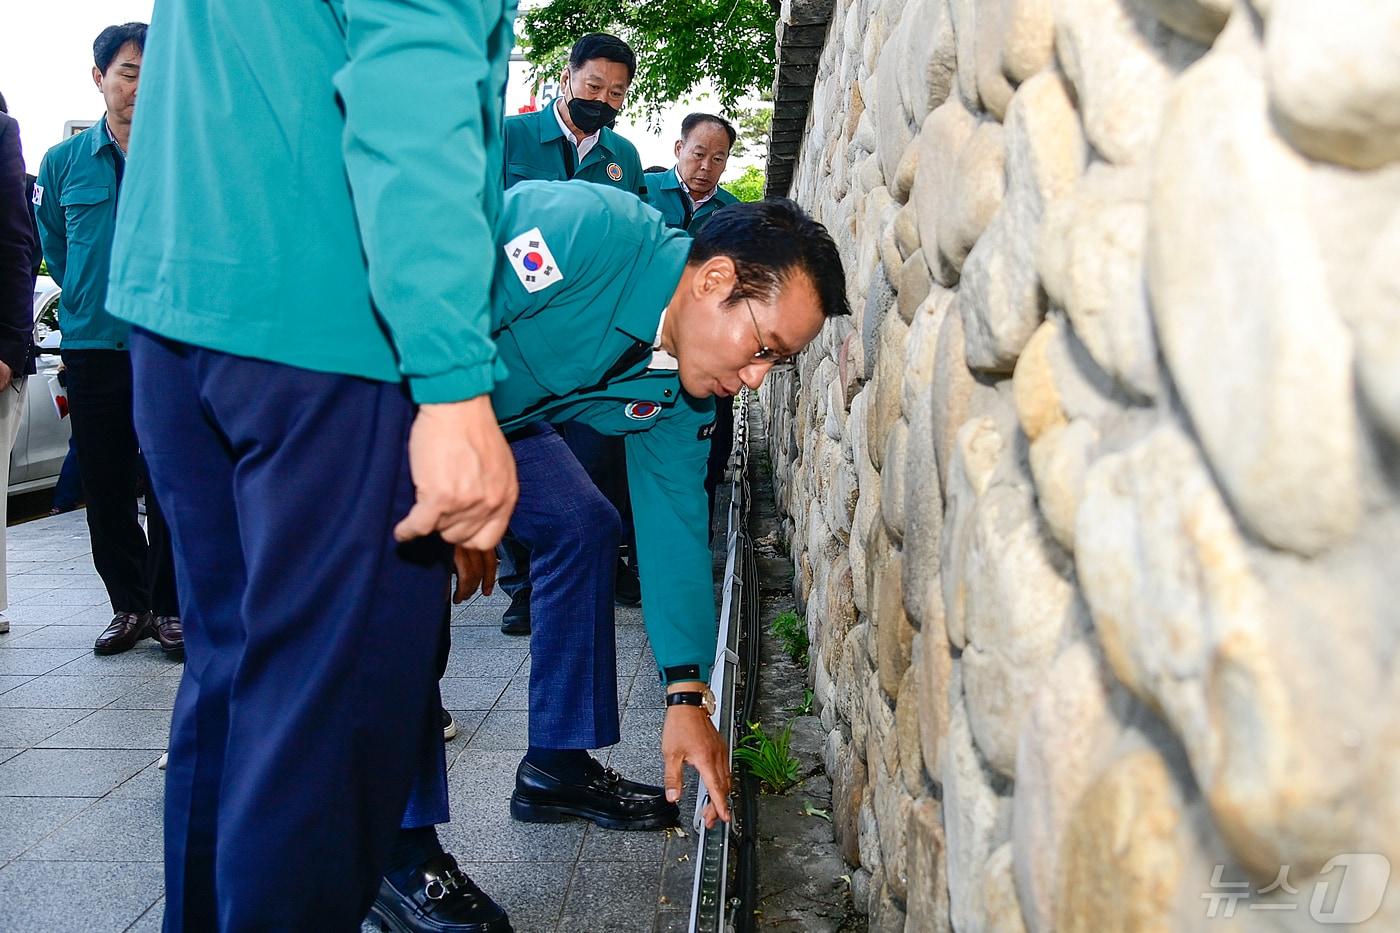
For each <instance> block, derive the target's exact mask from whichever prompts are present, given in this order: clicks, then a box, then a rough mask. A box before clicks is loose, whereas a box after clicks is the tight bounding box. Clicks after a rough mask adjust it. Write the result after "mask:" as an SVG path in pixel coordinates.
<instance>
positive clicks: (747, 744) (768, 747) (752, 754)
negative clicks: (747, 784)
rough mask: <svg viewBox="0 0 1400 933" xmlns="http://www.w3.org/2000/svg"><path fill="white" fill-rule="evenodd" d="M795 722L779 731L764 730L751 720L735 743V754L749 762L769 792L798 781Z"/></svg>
mask: <svg viewBox="0 0 1400 933" xmlns="http://www.w3.org/2000/svg"><path fill="white" fill-rule="evenodd" d="M791 748H792V723H790V722H789V723H788V724H787V725H786V726H784V727H783V730H782V731H781V732H779V733H778V734H777V735H771V736H770V735H769V734H768V733H766V732H764V731H763V726H761V725H760V724H759V723H756V722H751V723H749V731H747V732H745V733H744V735H743V736H742V737H741V738H740V739H739V741H738V743H737V744H736V745H735V747H734V757H735V758H738V759H739V760H740V761H742V762H743V763H744V764H746V765H748V768H749V771H750V772H751V773H752V774H753V776H754V777H756V778H758V779H759V780H760V781H762V782H763V785H764V787H766V788H767V789H768V792H769V793H772V794H781V793H783V792H784V791H786V790H788V789H789V788H790V787H792V786H793V785H795V784H796V783H797V780H798V778H799V776H800V774H799V769H800V768H801V763H800V762H798V760H797V759H796V758H794V757H793V756H792V751H791Z"/></svg>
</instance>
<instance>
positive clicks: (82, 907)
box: [0, 861, 165, 933]
mask: <svg viewBox="0 0 1400 933" xmlns="http://www.w3.org/2000/svg"><path fill="white" fill-rule="evenodd" d="M164 890H165V880H164V872H163V870H162V868H161V866H160V865H159V864H155V863H149V862H25V861H16V862H11V863H10V864H9V865H6V866H5V867H4V868H3V869H0V904H4V905H5V907H4V919H5V925H6V928H7V929H10V930H14V931H17V933H19V931H26V933H27V931H36V933H37V931H43V933H121V931H124V930H125V929H126V928H127V927H129V926H131V924H132V923H134V922H135V921H136V919H137V918H138V917H140V916H141V915H142V914H144V913H145V912H146V910H147V908H149V907H150V906H151V905H152V904H154V903H155V902H156V900H157V899H159V898H160V897H161V896H162V894H163V892H164ZM77 892H81V895H82V896H77Z"/></svg>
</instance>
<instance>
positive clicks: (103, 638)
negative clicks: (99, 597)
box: [92, 612, 155, 654]
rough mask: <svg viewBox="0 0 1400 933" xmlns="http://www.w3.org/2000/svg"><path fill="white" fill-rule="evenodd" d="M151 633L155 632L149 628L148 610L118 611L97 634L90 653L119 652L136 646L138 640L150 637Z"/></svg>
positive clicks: (149, 617)
mask: <svg viewBox="0 0 1400 933" xmlns="http://www.w3.org/2000/svg"><path fill="white" fill-rule="evenodd" d="M153 634H155V632H154V630H153V629H152V628H151V614H150V613H149V612H119V613H117V614H116V616H114V617H113V618H112V623H111V624H110V625H108V626H107V627H106V628H105V629H103V630H102V634H101V635H98V636H97V641H96V642H95V643H94V644H93V646H92V653H93V654H121V653H122V652H123V651H130V650H131V649H132V648H134V647H136V643H137V642H138V641H140V640H141V639H143V638H150V637H151V636H152V635H153Z"/></svg>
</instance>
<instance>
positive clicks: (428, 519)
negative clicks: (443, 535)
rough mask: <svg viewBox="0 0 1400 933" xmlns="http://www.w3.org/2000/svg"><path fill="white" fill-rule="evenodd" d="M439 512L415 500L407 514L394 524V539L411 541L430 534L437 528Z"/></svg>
mask: <svg viewBox="0 0 1400 933" xmlns="http://www.w3.org/2000/svg"><path fill="white" fill-rule="evenodd" d="M438 515H439V512H438V510H437V509H435V508H433V507H432V506H429V505H425V504H423V503H422V502H415V503H414V504H413V508H411V509H409V510H408V514H407V515H405V516H404V517H403V519H402V520H401V521H400V522H399V523H398V524H397V525H395V526H394V540H396V541H412V540H413V539H414V538H421V537H423V536H424V535H430V534H432V533H433V532H434V531H435V530H436V529H437V519H438Z"/></svg>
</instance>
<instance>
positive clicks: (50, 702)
mask: <svg viewBox="0 0 1400 933" xmlns="http://www.w3.org/2000/svg"><path fill="white" fill-rule="evenodd" d="M150 679H151V678H149V677H118V676H108V675H99V674H89V675H88V676H86V677H63V676H60V675H58V674H45V675H44V676H42V677H35V678H34V679H33V680H31V681H29V682H28V683H26V684H20V685H19V686H18V687H15V688H13V689H11V690H7V691H5V692H4V693H0V707H32V708H38V709H101V708H102V707H104V706H106V705H107V704H108V703H111V702H112V701H113V700H115V699H117V697H120V696H125V695H126V694H128V693H130V692H131V691H133V690H135V689H136V688H137V687H139V686H141V685H142V684H144V683H146V682H147V681H149V680H150Z"/></svg>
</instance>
